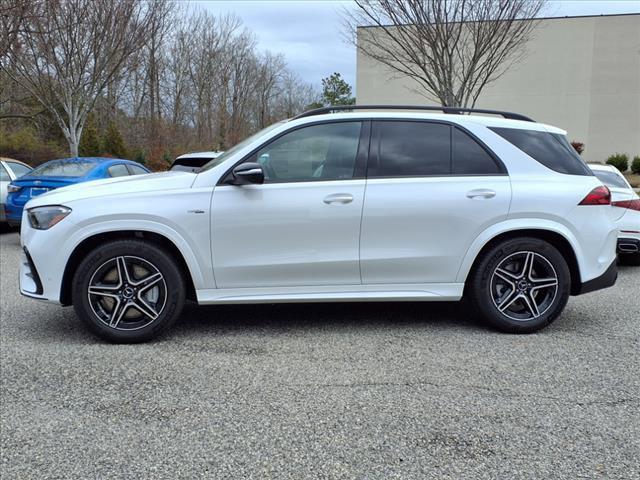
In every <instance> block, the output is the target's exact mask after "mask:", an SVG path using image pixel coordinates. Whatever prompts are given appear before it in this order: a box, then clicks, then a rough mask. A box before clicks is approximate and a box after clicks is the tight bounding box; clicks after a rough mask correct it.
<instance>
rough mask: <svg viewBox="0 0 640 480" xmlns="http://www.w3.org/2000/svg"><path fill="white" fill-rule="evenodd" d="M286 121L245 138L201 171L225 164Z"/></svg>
mask: <svg viewBox="0 0 640 480" xmlns="http://www.w3.org/2000/svg"><path fill="white" fill-rule="evenodd" d="M286 121H287V120H283V121H281V122H277V123H274V124H273V125H270V126H268V127H267V128H264V129H262V130H260V131H259V132H258V133H254V134H253V135H251V136H250V137H248V138H245V139H244V140H243V141H241V142H240V143H238V144H237V145H235V146H233V147H231V148H230V149H229V150H227V151H225V152H224V153H223V154H222V155H220V156H219V157H218V158H214V159H213V160H211V161H210V162H209V163H207V164H206V165H205V166H204V167H202V169H201V170H200V171H201V172H204V171H206V170H209V169H211V168H213V167H217V166H218V165H220V164H221V163H222V162H224V161H225V160H226V159H227V158H229V157H231V156H232V155H235V153H236V152H238V151H240V150H242V149H243V148H244V147H246V146H247V145H249V144H250V143H251V142H253V141H255V140H257V139H258V138H260V137H262V136H263V135H266V134H267V133H269V132H270V131H271V130H273V129H275V128H276V127H279V126H280V125H282V124H283V123H284V122H286Z"/></svg>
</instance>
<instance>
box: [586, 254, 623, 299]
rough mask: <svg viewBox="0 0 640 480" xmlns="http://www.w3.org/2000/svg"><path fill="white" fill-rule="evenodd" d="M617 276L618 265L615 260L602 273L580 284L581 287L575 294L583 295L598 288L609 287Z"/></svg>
mask: <svg viewBox="0 0 640 480" xmlns="http://www.w3.org/2000/svg"><path fill="white" fill-rule="evenodd" d="M617 278H618V266H617V262H616V260H614V261H613V262H612V263H611V265H609V268H607V269H606V270H605V272H604V273H603V274H602V275H600V276H599V277H596V278H594V279H592V280H589V281H587V282H583V283H582V284H580V289H579V290H578V291H577V292H576V293H575V294H576V295H582V294H583V293H589V292H595V291H596V290H602V289H603V288H609V287H611V286H613V285H614V284H615V283H616V279H617Z"/></svg>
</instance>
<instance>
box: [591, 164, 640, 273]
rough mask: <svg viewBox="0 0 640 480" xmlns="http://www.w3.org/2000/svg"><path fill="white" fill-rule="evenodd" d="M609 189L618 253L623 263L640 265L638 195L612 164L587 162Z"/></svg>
mask: <svg viewBox="0 0 640 480" xmlns="http://www.w3.org/2000/svg"><path fill="white" fill-rule="evenodd" d="M589 167H590V168H591V170H593V173H594V174H595V176H596V177H598V179H600V181H601V182H602V183H604V184H605V185H606V186H607V187H609V190H611V205H613V207H614V211H615V212H616V225H617V227H618V255H619V256H620V260H621V261H622V262H623V263H628V264H630V265H640V197H638V194H637V193H636V192H635V191H634V190H633V188H631V185H629V182H627V179H626V178H624V175H622V173H620V170H618V169H617V168H616V167H614V166H613V165H602V164H589Z"/></svg>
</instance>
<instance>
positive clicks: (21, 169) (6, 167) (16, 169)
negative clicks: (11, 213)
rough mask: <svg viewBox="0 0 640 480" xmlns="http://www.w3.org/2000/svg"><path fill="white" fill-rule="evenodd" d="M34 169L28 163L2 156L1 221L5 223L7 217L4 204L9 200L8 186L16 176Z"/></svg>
mask: <svg viewBox="0 0 640 480" xmlns="http://www.w3.org/2000/svg"><path fill="white" fill-rule="evenodd" d="M31 170H33V169H32V168H31V167H30V166H29V165H27V164H26V163H22V162H20V161H18V160H14V159H13V158H5V157H0V223H2V224H4V223H6V221H7V217H6V215H5V212H4V204H5V203H6V201H7V193H8V190H7V187H8V186H9V184H10V183H11V182H12V181H13V180H15V179H16V178H20V177H21V176H23V175H26V174H27V173H29V172H30V171H31Z"/></svg>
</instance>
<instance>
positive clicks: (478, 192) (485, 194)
mask: <svg viewBox="0 0 640 480" xmlns="http://www.w3.org/2000/svg"><path fill="white" fill-rule="evenodd" d="M495 196H496V192H495V191H494V190H489V189H488V188H477V189H475V190H470V191H468V192H467V198H493V197H495Z"/></svg>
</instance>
